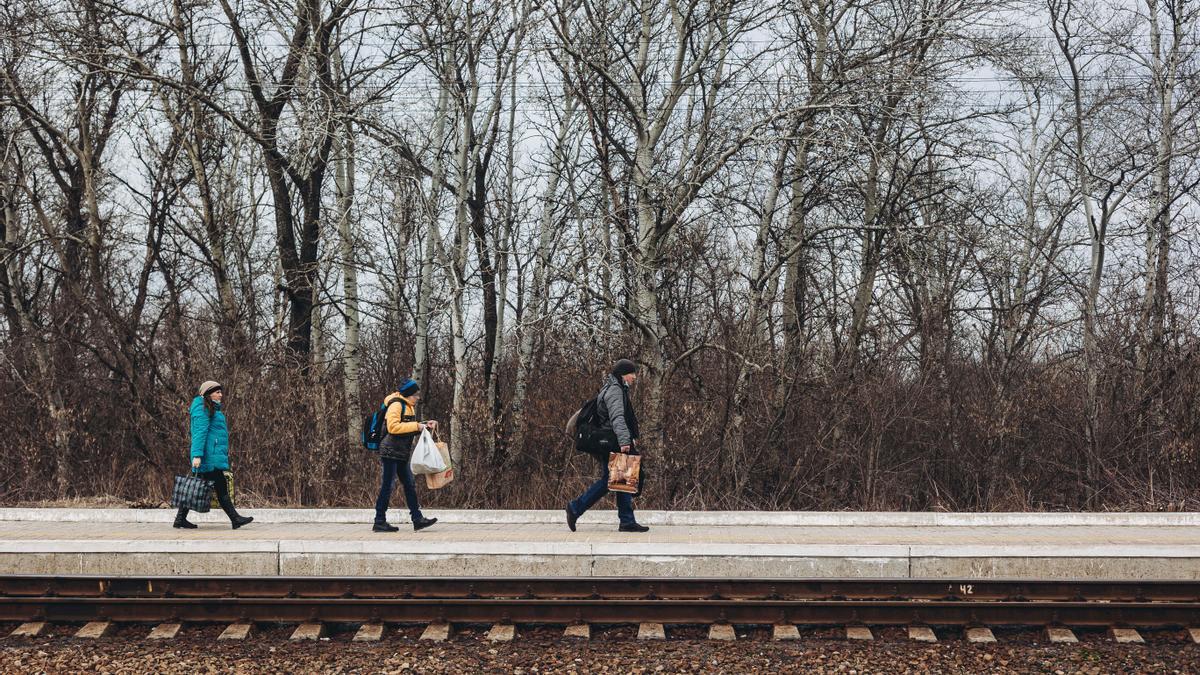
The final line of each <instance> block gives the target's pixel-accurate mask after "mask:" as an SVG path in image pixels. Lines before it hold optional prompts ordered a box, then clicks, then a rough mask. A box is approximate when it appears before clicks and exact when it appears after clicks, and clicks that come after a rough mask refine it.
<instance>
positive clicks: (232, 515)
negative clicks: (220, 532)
mask: <svg viewBox="0 0 1200 675" xmlns="http://www.w3.org/2000/svg"><path fill="white" fill-rule="evenodd" d="M217 501H218V502H219V503H220V504H221V510H222V511H224V512H225V515H227V516H229V524H230V525H232V526H233V529H235V530H236V529H238V528H239V527H241V526H243V525H245V524H246V523H249V522H250V521H252V520H254V518H253V517H252V516H243V515H241V514H239V513H238V512H237V509H235V508H233V502H232V501H230V500H229V496H228V495H223V494H221V493H219V492H218V493H217Z"/></svg>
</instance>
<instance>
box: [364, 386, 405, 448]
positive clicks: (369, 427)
mask: <svg viewBox="0 0 1200 675" xmlns="http://www.w3.org/2000/svg"><path fill="white" fill-rule="evenodd" d="M392 403H393V404H395V403H399V404H400V406H401V407H400V414H401V415H404V400H403V399H396V400H394V401H392ZM388 407H389V404H388V403H387V402H384V403H380V404H379V407H378V408H377V409H376V410H375V411H374V412H371V413H369V414H368V415H367V416H366V417H364V418H363V423H362V444H363V447H364V448H366V449H367V450H370V451H371V452H379V444H380V443H382V442H383V439H384V438H385V437H387V410H388Z"/></svg>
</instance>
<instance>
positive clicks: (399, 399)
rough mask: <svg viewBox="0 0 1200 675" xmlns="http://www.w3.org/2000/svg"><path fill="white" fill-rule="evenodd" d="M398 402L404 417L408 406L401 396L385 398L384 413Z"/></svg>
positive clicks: (401, 414)
mask: <svg viewBox="0 0 1200 675" xmlns="http://www.w3.org/2000/svg"><path fill="white" fill-rule="evenodd" d="M397 403H399V404H400V416H401V417H404V409H405V407H406V403H405V401H404V399H403V398H402V397H400V396H397V397H396V398H393V399H391V400H390V401H389V400H385V401H384V402H383V413H384V414H385V415H386V414H387V411H388V409H389V408H391V407H392V406H394V405H396V404H397Z"/></svg>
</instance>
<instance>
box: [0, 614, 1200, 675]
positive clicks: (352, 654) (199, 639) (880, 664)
mask: <svg viewBox="0 0 1200 675" xmlns="http://www.w3.org/2000/svg"><path fill="white" fill-rule="evenodd" d="M149 628H150V627H148V626H137V627H134V626H123V627H121V629H120V630H119V631H117V632H116V634H115V635H114V636H113V637H111V638H105V639H101V640H97V641H83V640H77V639H73V638H70V637H66V636H65V635H69V634H70V631H69V630H62V629H60V630H56V631H55V632H54V636H53V637H47V638H34V639H15V638H4V639H3V640H0V672H4V673H78V672H81V671H87V672H99V673H114V674H115V673H150V672H153V673H168V674H170V673H180V674H183V673H186V674H188V675H193V674H195V673H222V672H234V673H309V672H329V673H477V672H486V673H517V674H520V675H535V674H541V673H699V672H705V673H708V672H713V673H716V672H720V673H775V672H817V673H959V672H986V673H1000V672H1020V673H1026V672H1035V673H1064V674H1065V673H1088V674H1091V673H1122V672H1124V673H1185V672H1200V646H1196V645H1192V644H1190V643H1188V642H1186V641H1185V640H1184V639H1183V634H1182V631H1179V632H1175V631H1160V632H1157V633H1150V634H1147V644H1145V645H1118V644H1113V643H1111V642H1108V641H1106V640H1104V639H1103V634H1102V633H1091V632H1089V633H1085V634H1084V635H1082V636H1081V643H1080V644H1076V645H1049V644H1045V643H1044V641H1043V640H1040V639H1039V638H1038V636H1037V633H1036V632H1034V631H1026V632H1019V631H1016V632H1009V633H1000V634H998V638H999V639H1000V642H999V643H997V644H991V645H972V644H968V643H966V642H963V641H962V640H961V639H960V637H959V636H957V635H955V634H954V633H953V632H941V631H939V637H941V638H942V639H943V641H942V642H939V643H937V644H922V643H914V642H911V641H907V640H903V639H894V638H893V631H880V632H881V633H882V635H880V636H879V639H877V640H876V641H875V642H871V643H859V642H848V641H845V640H839V639H832V638H828V637H818V636H816V633H814V632H808V633H807V635H805V636H804V637H802V639H801V640H799V641H794V642H772V641H770V640H769V639H763V636H762V635H761V634H760V632H759V631H757V630H756V629H739V630H738V634H739V636H741V639H739V640H738V641H737V642H732V643H730V642H722V643H715V642H711V641H708V640H705V639H700V638H696V637H695V636H693V635H691V633H692V632H694V631H690V630H688V629H685V628H680V629H676V630H674V631H671V633H672V637H671V638H670V639H668V640H667V641H665V642H653V643H647V642H640V641H638V640H636V639H633V637H632V631H631V630H630V629H629V627H627V626H618V627H608V628H599V629H597V630H595V631H594V632H593V638H592V639H591V640H590V641H586V642H584V641H575V640H567V639H564V638H563V637H562V634H561V633H562V629H561V628H551V627H530V628H526V627H522V629H521V631H520V637H519V638H518V639H517V640H516V641H515V642H512V643H504V644H494V643H491V642H488V641H487V640H486V637H485V636H486V634H487V627H486V626H473V627H467V628H464V629H460V630H459V631H458V632H457V633H456V634H455V635H454V637H453V638H452V639H451V640H450V641H449V642H445V643H439V644H431V643H425V642H420V641H418V640H417V636H419V635H420V629H419V628H418V627H401V628H399V629H397V628H395V627H388V629H387V631H386V633H385V635H384V638H383V640H382V641H381V642H379V643H354V642H352V641H351V639H352V638H353V635H354V632H353V630H338V631H334V632H333V633H332V634H331V637H329V638H327V639H325V640H322V641H319V642H315V643H311V642H310V643H304V644H298V643H293V642H290V641H288V639H287V638H288V636H289V635H290V633H291V630H292V628H293V627H291V626H267V627H262V628H260V630H259V631H258V632H257V633H256V634H255V635H254V636H253V637H251V638H250V639H249V640H247V641H246V642H245V643H240V644H231V643H227V642H221V643H217V642H216V640H215V636H216V634H217V633H219V630H218V627H216V626H185V627H184V629H183V631H182V632H181V633H180V637H178V638H176V639H174V640H171V641H166V642H161V643H160V642H151V641H148V640H146V639H144V636H145V635H146V634H148V632H149Z"/></svg>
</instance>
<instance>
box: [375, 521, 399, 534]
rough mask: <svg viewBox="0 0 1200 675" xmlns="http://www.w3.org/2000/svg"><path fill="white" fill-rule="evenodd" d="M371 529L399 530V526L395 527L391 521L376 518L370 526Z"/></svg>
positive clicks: (383, 530) (376, 530) (379, 530)
mask: <svg viewBox="0 0 1200 675" xmlns="http://www.w3.org/2000/svg"><path fill="white" fill-rule="evenodd" d="M371 531H372V532H399V531H400V528H398V527H396V526H395V525H392V524H391V523H389V522H388V521H386V520H377V521H375V524H374V525H372V526H371Z"/></svg>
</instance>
